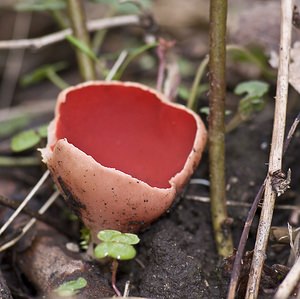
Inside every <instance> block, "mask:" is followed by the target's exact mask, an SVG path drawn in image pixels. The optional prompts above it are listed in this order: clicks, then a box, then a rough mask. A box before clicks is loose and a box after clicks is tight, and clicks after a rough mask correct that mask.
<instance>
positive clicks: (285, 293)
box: [273, 257, 300, 299]
mask: <svg viewBox="0 0 300 299" xmlns="http://www.w3.org/2000/svg"><path fill="white" fill-rule="evenodd" d="M299 280H300V257H298V258H297V260H296V262H295V264H294V265H293V267H292V268H291V270H290V272H289V273H288V275H287V276H286V277H285V279H284V280H283V282H282V283H281V285H280V286H279V288H278V290H277V292H276V294H275V296H274V298H273V299H287V298H289V296H290V294H291V293H292V292H293V290H294V289H295V287H296V286H297V283H298V281H299Z"/></svg>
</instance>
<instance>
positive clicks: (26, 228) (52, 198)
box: [0, 191, 59, 252]
mask: <svg viewBox="0 0 300 299" xmlns="http://www.w3.org/2000/svg"><path fill="white" fill-rule="evenodd" d="M58 196H59V191H55V192H54V193H53V194H52V195H51V196H50V197H49V199H48V200H47V201H46V202H45V203H44V204H43V205H42V207H41V208H40V209H39V211H38V213H39V214H43V213H45V212H46V211H47V209H48V208H49V207H50V206H51V205H52V204H53V203H54V201H55V200H56V198H57V197H58ZM36 221H37V219H36V218H31V220H30V221H29V222H27V224H26V225H25V226H24V227H23V228H22V231H21V233H20V234H19V235H18V236H17V237H15V238H14V239H12V240H10V241H9V242H7V243H5V244H4V245H2V246H1V247H0V252H2V251H4V250H6V249H8V248H10V247H12V246H13V245H15V244H16V243H17V242H18V241H19V240H20V239H21V238H22V237H23V236H24V235H25V234H26V233H27V232H28V231H29V229H30V228H31V227H32V226H33V225H34V224H35V223H36Z"/></svg>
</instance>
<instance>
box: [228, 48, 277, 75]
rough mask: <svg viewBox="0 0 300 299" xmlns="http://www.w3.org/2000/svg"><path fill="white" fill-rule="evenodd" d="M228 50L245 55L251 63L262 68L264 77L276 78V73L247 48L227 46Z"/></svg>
mask: <svg viewBox="0 0 300 299" xmlns="http://www.w3.org/2000/svg"><path fill="white" fill-rule="evenodd" d="M226 49H227V51H228V52H231V51H232V52H233V51H237V52H240V53H242V54H244V55H245V57H246V58H247V59H248V60H249V61H251V62H253V63H254V64H256V65H257V66H258V67H259V68H260V70H261V72H262V74H263V75H264V76H266V77H267V78H274V73H273V72H272V71H271V70H270V69H269V68H268V67H267V66H266V65H265V64H264V63H263V62H262V61H261V60H260V59H259V58H257V57H256V56H255V55H254V54H252V53H251V51H249V50H248V49H246V48H245V47H243V46H240V45H227V47H226Z"/></svg>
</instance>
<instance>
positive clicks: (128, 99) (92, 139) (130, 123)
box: [41, 81, 206, 238]
mask: <svg viewBox="0 0 300 299" xmlns="http://www.w3.org/2000/svg"><path fill="white" fill-rule="evenodd" d="M205 143H206V130H205V127H204V125H203V123H202V121H201V119H200V118H199V116H198V115H196V114H195V113H193V112H192V111H190V110H188V109H187V108H185V107H184V106H182V105H178V104H173V103H170V102H169V101H167V100H166V99H165V98H164V96H163V95H162V94H160V93H158V92H156V91H155V90H153V89H150V88H148V87H146V86H144V85H141V84H137V83H131V82H126V83H122V82H102V81H95V82H88V83H84V84H80V85H78V86H75V87H71V88H68V89H66V90H64V91H63V92H61V93H60V95H59V97H58V100H57V106H56V111H55V118H54V120H53V121H52V122H51V124H50V126H49V129H48V144H47V146H46V148H44V149H42V150H41V152H42V157H43V161H44V162H45V163H46V164H47V166H48V168H49V169H50V171H51V173H52V176H53V179H54V180H55V182H56V184H57V186H58V188H59V189H60V191H61V193H62V194H63V196H64V197H65V199H66V200H67V202H68V204H69V205H70V206H71V208H73V210H74V211H75V212H76V214H77V215H78V216H79V217H80V218H81V219H82V221H83V222H84V224H85V225H86V226H87V227H88V228H89V229H91V232H92V235H93V237H94V238H95V236H96V234H97V232H98V231H99V230H101V229H117V230H119V231H122V232H136V231H138V230H139V229H141V228H143V227H146V226H147V225H149V224H150V223H151V222H153V221H154V220H155V219H157V218H158V217H159V216H160V215H161V214H163V213H164V212H165V211H166V210H167V209H168V208H169V207H170V205H171V204H172V202H173V200H174V198H175V196H176V194H177V193H178V192H180V191H181V190H182V188H183V186H184V184H185V183H186V182H187V180H188V179H189V178H190V176H191V175H192V173H193V171H194V170H195V168H196V167H197V165H198V163H199V161H200V158H201V154H202V151H203V148H204V146H205Z"/></svg>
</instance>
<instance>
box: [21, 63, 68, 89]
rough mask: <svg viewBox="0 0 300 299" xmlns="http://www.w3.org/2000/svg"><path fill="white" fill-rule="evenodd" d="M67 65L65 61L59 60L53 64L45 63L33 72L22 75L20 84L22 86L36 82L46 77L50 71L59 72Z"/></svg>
mask: <svg viewBox="0 0 300 299" xmlns="http://www.w3.org/2000/svg"><path fill="white" fill-rule="evenodd" d="M66 67H67V63H65V62H63V61H61V62H57V63H54V64H46V65H43V66H41V67H39V68H37V69H35V70H34V71H33V72H31V73H28V74H26V75H24V76H23V77H22V78H21V81H20V82H21V85H22V86H23V87H26V86H29V85H32V84H35V83H38V82H40V81H42V80H44V79H47V78H48V75H49V73H51V72H55V73H56V72H59V71H62V70H64V69H65V68H66Z"/></svg>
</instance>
